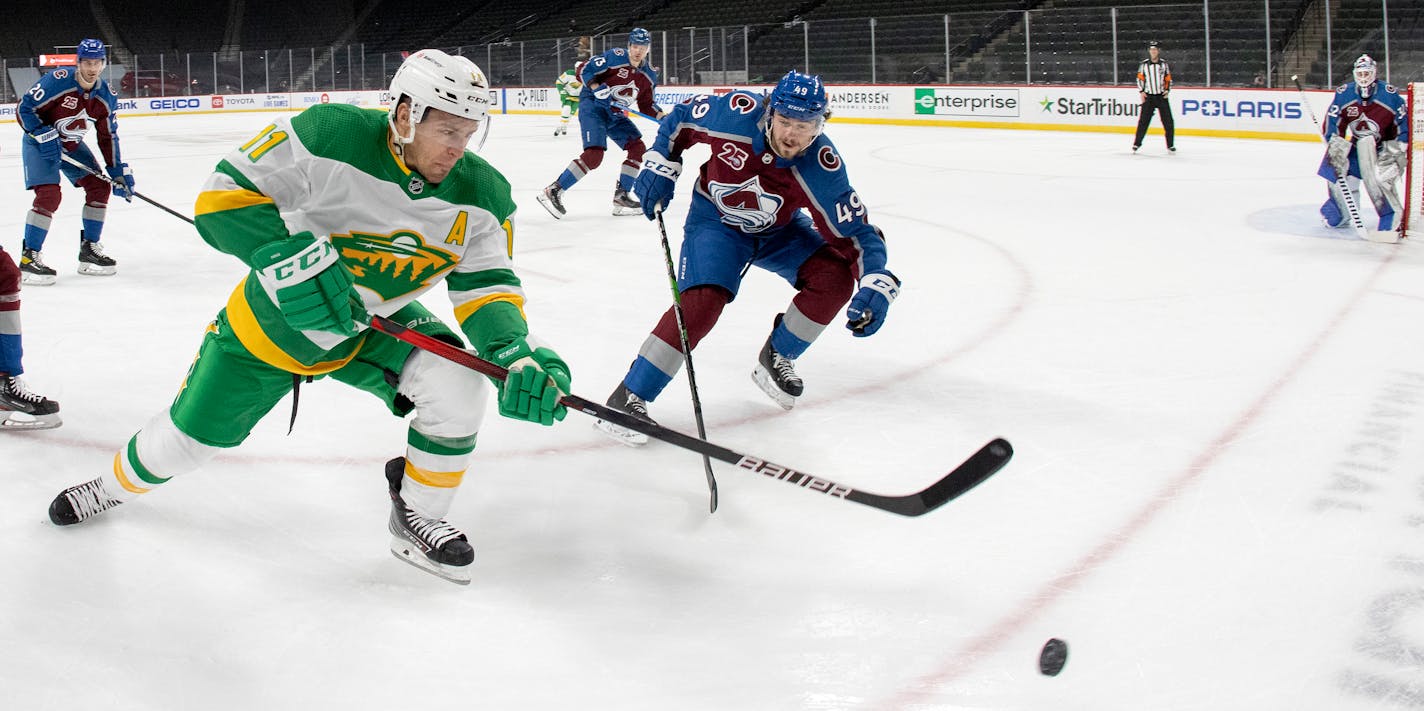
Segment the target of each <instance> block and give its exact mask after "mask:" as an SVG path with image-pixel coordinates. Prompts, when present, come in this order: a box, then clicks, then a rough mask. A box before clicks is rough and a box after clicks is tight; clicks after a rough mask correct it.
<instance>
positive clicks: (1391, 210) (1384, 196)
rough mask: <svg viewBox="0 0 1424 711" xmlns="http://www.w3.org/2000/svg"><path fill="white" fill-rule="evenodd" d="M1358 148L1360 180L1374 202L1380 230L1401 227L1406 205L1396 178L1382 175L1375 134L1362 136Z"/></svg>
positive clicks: (1392, 229) (1391, 229)
mask: <svg viewBox="0 0 1424 711" xmlns="http://www.w3.org/2000/svg"><path fill="white" fill-rule="evenodd" d="M1356 148H1357V150H1356V152H1357V153H1358V155H1359V161H1360V180H1361V182H1362V183H1364V186H1365V192H1366V193H1367V194H1368V195H1369V196H1370V202H1371V203H1372V204H1374V207H1375V214H1376V215H1378V216H1379V228H1378V229H1379V231H1381V232H1392V231H1394V230H1397V229H1399V220H1400V217H1401V216H1402V215H1403V213H1404V209H1403V207H1404V206H1403V205H1402V204H1401V203H1400V200H1399V191H1398V189H1397V188H1396V187H1395V183H1394V180H1393V179H1389V180H1385V179H1382V177H1381V175H1380V172H1381V171H1380V166H1379V162H1378V158H1377V156H1378V153H1377V152H1376V150H1375V138H1374V136H1370V135H1364V136H1361V137H1360V139H1359V141H1358V143H1357V146H1356ZM1396 172H1397V171H1396Z"/></svg>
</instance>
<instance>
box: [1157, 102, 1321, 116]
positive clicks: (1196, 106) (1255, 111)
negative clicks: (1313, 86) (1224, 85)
mask: <svg viewBox="0 0 1424 711" xmlns="http://www.w3.org/2000/svg"><path fill="white" fill-rule="evenodd" d="M1182 114H1184V115H1185V114H1201V115H1202V116H1221V117H1223V118H1269V119H1298V118H1300V117H1301V116H1302V115H1303V114H1301V108H1300V102H1299V101H1253V100H1250V99H1242V100H1240V101H1222V100H1219V99H1183V100H1182Z"/></svg>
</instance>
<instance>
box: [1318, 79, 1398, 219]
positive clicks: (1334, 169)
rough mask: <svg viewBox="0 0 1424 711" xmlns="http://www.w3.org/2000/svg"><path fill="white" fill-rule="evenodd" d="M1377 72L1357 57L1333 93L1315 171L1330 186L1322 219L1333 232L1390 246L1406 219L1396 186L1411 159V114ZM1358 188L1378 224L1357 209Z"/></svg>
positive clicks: (1358, 199)
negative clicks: (1346, 231)
mask: <svg viewBox="0 0 1424 711" xmlns="http://www.w3.org/2000/svg"><path fill="white" fill-rule="evenodd" d="M1375 71H1376V68H1375V60H1373V59H1371V58H1370V56H1369V55H1367V54H1365V55H1360V58H1359V59H1357V60H1355V69H1354V81H1352V82H1346V83H1345V84H1342V85H1341V86H1340V88H1338V89H1336V90H1335V99H1334V101H1333V102H1331V104H1330V110H1329V112H1328V113H1327V116H1326V120H1325V138H1326V141H1327V145H1326V149H1325V157H1324V159H1322V160H1321V161H1320V169H1319V170H1318V171H1316V173H1317V174H1318V175H1319V176H1320V177H1322V178H1325V179H1326V180H1328V181H1330V189H1329V190H1330V197H1329V199H1327V200H1326V201H1325V204H1323V205H1321V206H1320V215H1321V217H1323V218H1324V219H1325V223H1326V224H1327V225H1330V226H1331V227H1354V228H1356V229H1358V230H1361V231H1362V232H1363V233H1364V234H1363V235H1362V236H1365V237H1366V238H1368V239H1373V240H1375V241H1385V242H1394V241H1397V240H1398V231H1399V223H1400V219H1401V218H1402V217H1403V214H1404V209H1403V206H1402V204H1401V200H1400V194H1399V183H1400V178H1401V177H1402V175H1403V174H1404V166H1405V163H1406V162H1407V159H1408V155H1409V151H1408V145H1409V108H1408V103H1407V102H1406V101H1405V99H1404V97H1403V96H1401V95H1400V94H1399V92H1398V91H1396V90H1395V88H1394V87H1393V86H1390V85H1387V84H1381V83H1380V82H1379V81H1378V79H1377V77H1376V73H1375ZM1342 178H1343V179H1342ZM1362 184H1363V186H1364V189H1365V193H1366V194H1368V195H1369V198H1370V203H1371V204H1373V205H1374V209H1375V210H1374V211H1375V215H1376V216H1377V217H1378V218H1379V221H1378V223H1377V224H1375V225H1370V224H1369V223H1368V222H1366V221H1364V218H1363V215H1362V214H1361V212H1360V210H1359V208H1358V207H1357V206H1358V205H1359V204H1360V186H1361V185H1362ZM1372 230H1373V231H1372Z"/></svg>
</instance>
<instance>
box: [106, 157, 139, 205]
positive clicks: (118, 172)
mask: <svg viewBox="0 0 1424 711" xmlns="http://www.w3.org/2000/svg"><path fill="white" fill-rule="evenodd" d="M107 170H108V172H109V178H110V179H111V180H113V183H114V194H115V195H118V196H119V197H121V198H123V199H125V200H127V201H129V202H133V189H134V178H133V171H132V170H129V164H128V163H116V164H114V165H111V166H109V167H108V168H107Z"/></svg>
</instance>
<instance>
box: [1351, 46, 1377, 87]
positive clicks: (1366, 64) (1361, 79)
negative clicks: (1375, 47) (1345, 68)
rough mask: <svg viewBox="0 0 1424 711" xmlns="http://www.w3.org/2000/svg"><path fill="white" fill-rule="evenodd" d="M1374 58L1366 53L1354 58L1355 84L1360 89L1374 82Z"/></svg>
mask: <svg viewBox="0 0 1424 711" xmlns="http://www.w3.org/2000/svg"><path fill="white" fill-rule="evenodd" d="M1375 76H1376V75H1375V60H1374V59H1373V58H1371V57H1370V55H1368V54H1362V55H1360V58H1359V59H1356V60H1355V85H1356V86H1359V87H1360V88H1361V89H1364V88H1365V87H1368V86H1369V85H1371V84H1373V83H1375Z"/></svg>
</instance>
